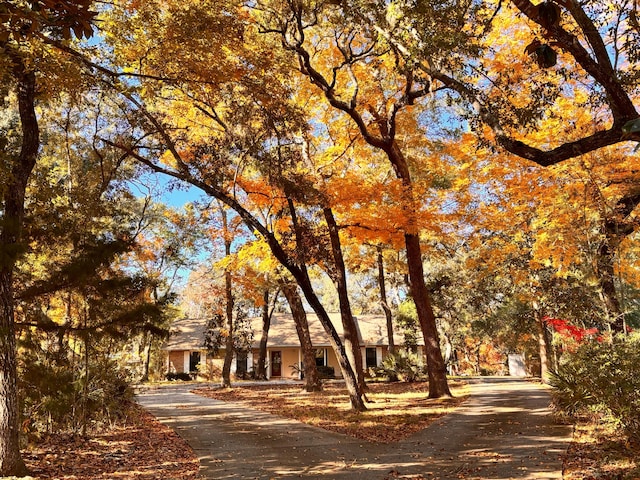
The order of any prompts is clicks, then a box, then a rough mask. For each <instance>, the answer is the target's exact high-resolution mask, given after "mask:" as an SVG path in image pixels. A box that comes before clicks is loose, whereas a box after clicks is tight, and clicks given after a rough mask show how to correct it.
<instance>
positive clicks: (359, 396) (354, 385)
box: [269, 197, 367, 412]
mask: <svg viewBox="0 0 640 480" xmlns="http://www.w3.org/2000/svg"><path fill="white" fill-rule="evenodd" d="M287 202H288V204H289V213H290V214H291V221H292V223H293V227H294V232H295V235H296V244H297V249H298V252H297V253H298V257H299V258H298V262H299V267H298V266H295V265H292V262H291V261H290V260H289V259H286V262H283V261H282V259H280V258H279V260H280V261H281V262H282V264H283V265H284V266H285V267H286V268H287V269H288V270H289V271H290V272H291V274H292V275H293V277H294V278H295V279H296V282H298V286H299V287H300V289H301V290H302V293H303V294H304V297H305V298H306V300H307V302H308V303H309V306H310V307H311V308H312V309H313V311H314V312H315V314H316V315H317V316H318V320H320V323H321V324H322V327H323V328H324V330H325V332H326V333H327V335H328V336H329V343H330V344H331V347H332V348H333V351H334V352H335V354H336V358H337V360H338V365H339V366H340V371H341V372H342V377H343V378H344V383H345V386H346V387H347V392H348V393H349V401H350V402H351V408H353V409H354V410H356V411H360V412H361V411H364V410H366V409H367V407H366V405H365V404H364V399H363V391H362V389H361V388H360V384H359V383H358V379H357V378H356V375H355V373H354V371H353V367H352V365H351V362H350V361H349V357H348V355H347V351H346V349H345V346H344V343H343V342H342V339H341V338H340V336H339V335H338V332H337V331H336V329H335V327H334V326H333V323H331V319H330V318H329V314H328V313H327V311H326V310H325V308H324V306H323V305H322V303H321V302H320V299H319V298H318V296H317V295H316V292H315V290H314V289H313V285H312V284H311V279H310V278H309V272H308V271H307V266H306V259H305V255H304V248H303V245H304V238H303V234H302V232H301V231H300V226H299V224H298V217H297V215H296V209H295V205H294V203H293V200H292V199H291V198H290V197H288V198H287ZM274 240H275V239H274V238H273V236H270V237H269V245H270V246H271V247H272V252H273V253H274V254H276V253H277V254H278V255H280V256H282V254H281V253H280V251H279V250H280V249H279V248H276V244H275V243H274ZM276 257H277V255H276ZM277 258H278V257H277Z"/></svg>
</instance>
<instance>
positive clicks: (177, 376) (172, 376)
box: [167, 372, 193, 382]
mask: <svg viewBox="0 0 640 480" xmlns="http://www.w3.org/2000/svg"><path fill="white" fill-rule="evenodd" d="M167 380H169V381H174V380H181V381H183V382H188V381H190V380H193V378H191V374H190V373H188V372H179V373H172V372H169V373H167Z"/></svg>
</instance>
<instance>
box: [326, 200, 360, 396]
mask: <svg viewBox="0 0 640 480" xmlns="http://www.w3.org/2000/svg"><path fill="white" fill-rule="evenodd" d="M322 211H323V213H324V218H325V220H326V222H327V227H328V229H329V238H330V240H331V253H332V256H333V263H334V266H335V268H336V272H335V278H334V279H333V280H334V284H335V286H336V290H337V291H338V301H339V303H340V318H341V319H342V329H343V330H344V347H345V349H346V351H347V355H348V356H349V362H351V365H353V367H354V368H355V372H354V373H355V374H356V378H357V379H358V385H359V386H360V389H361V390H363V391H364V390H365V389H366V388H367V386H366V383H365V380H364V368H363V365H362V350H361V348H360V339H359V335H358V326H357V325H356V322H355V320H354V318H353V313H352V312H351V303H350V301H349V292H348V288H347V271H346V268H345V265H344V257H343V256H342V247H341V245H340V233H339V231H338V225H337V223H336V220H335V217H334V216H333V211H332V210H331V208H328V207H327V208H323V210H322Z"/></svg>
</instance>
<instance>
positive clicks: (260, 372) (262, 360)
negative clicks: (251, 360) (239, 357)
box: [256, 290, 271, 380]
mask: <svg viewBox="0 0 640 480" xmlns="http://www.w3.org/2000/svg"><path fill="white" fill-rule="evenodd" d="M270 327H271V315H270V314H269V290H265V292H264V305H263V307H262V334H261V335H260V352H259V354H258V365H257V367H256V379H257V380H266V379H267V342H268V340H269V328H270Z"/></svg>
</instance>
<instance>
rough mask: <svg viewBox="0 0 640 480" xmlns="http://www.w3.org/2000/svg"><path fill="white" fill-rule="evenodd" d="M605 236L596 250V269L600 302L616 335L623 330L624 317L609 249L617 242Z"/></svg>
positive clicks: (613, 256)
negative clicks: (600, 296)
mask: <svg viewBox="0 0 640 480" xmlns="http://www.w3.org/2000/svg"><path fill="white" fill-rule="evenodd" d="M611 237H612V236H611V235H609V234H607V235H606V238H605V239H604V240H603V241H602V243H601V244H600V246H599V248H598V252H597V259H596V269H597V272H596V273H597V275H596V276H597V277H598V283H599V285H600V291H601V293H602V300H603V302H604V305H605V308H606V309H607V316H608V317H609V318H610V319H611V330H613V331H614V332H616V333H623V332H624V331H625V330H626V328H625V317H624V312H623V311H622V307H621V305H620V300H619V299H618V293H617V291H616V283H615V267H614V265H615V253H614V252H612V249H611V247H610V245H611V242H617V241H618V240H617V239H615V238H611Z"/></svg>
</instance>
